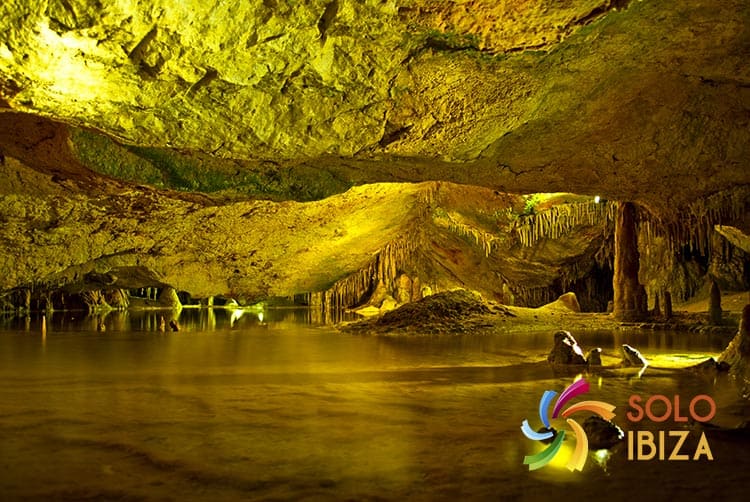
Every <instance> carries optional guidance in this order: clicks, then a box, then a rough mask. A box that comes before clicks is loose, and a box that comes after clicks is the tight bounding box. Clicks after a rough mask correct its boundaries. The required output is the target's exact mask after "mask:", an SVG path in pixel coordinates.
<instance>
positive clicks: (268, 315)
mask: <svg viewBox="0 0 750 502" xmlns="http://www.w3.org/2000/svg"><path fill="white" fill-rule="evenodd" d="M44 318H45V317H43V316H41V315H38V314H35V315H33V316H23V317H17V316H11V315H6V316H4V317H1V318H0V327H2V328H5V329H17V330H23V331H26V332H30V331H38V332H40V333H41V331H42V320H43V319H44ZM358 318H359V317H358V316H357V315H356V314H353V313H351V312H345V311H328V312H324V311H321V310H320V309H315V308H305V307H298V308H295V307H290V308H264V309H258V308H253V307H248V308H234V309H233V308H182V309H174V310H169V309H149V310H136V309H134V310H124V311H120V310H112V311H109V312H103V313H98V314H91V315H89V314H87V313H85V312H70V311H66V312H63V311H58V312H53V313H52V314H51V316H46V319H45V323H46V327H47V329H49V330H50V331H58V332H59V331H97V330H98V331H164V329H163V328H162V325H163V324H164V323H166V325H167V329H169V327H168V325H169V321H171V320H174V321H176V322H177V323H178V325H179V327H180V330H186V331H220V330H224V329H251V328H253V327H257V326H271V327H283V326H297V325H330V324H335V323H339V322H343V321H353V320H356V319H358ZM162 319H164V322H163V321H162ZM100 323H101V324H103V325H104V327H105V329H104V330H102V329H98V325H99V324H100Z"/></svg>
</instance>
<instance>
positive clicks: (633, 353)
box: [620, 343, 648, 366]
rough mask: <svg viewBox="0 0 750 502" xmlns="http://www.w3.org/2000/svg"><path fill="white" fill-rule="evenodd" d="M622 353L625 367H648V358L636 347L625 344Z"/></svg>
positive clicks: (621, 349)
mask: <svg viewBox="0 0 750 502" xmlns="http://www.w3.org/2000/svg"><path fill="white" fill-rule="evenodd" d="M620 351H621V352H622V364H623V366H648V361H647V360H646V358H645V357H643V355H642V354H641V353H640V351H638V349H636V348H635V347H631V346H630V345H628V344H627V343H623V344H622V347H621V348H620Z"/></svg>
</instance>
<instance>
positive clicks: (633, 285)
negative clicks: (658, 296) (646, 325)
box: [612, 202, 646, 321]
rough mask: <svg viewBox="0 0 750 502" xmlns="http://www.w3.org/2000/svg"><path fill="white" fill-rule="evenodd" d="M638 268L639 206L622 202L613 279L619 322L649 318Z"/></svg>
mask: <svg viewBox="0 0 750 502" xmlns="http://www.w3.org/2000/svg"><path fill="white" fill-rule="evenodd" d="M638 268H639V254H638V232H637V229H636V225H635V206H634V205H633V203H632V202H618V203H617V219H616V221H615V270H614V277H613V279H612V286H613V289H614V291H615V300H614V316H615V319H617V320H618V321H638V320H642V319H644V318H645V317H646V312H645V310H644V309H643V298H642V295H643V290H642V288H643V287H642V286H641V285H640V284H639V283H638Z"/></svg>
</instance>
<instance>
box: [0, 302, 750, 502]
mask: <svg viewBox="0 0 750 502" xmlns="http://www.w3.org/2000/svg"><path fill="white" fill-rule="evenodd" d="M230 314H231V313H229V312H225V311H218V310H217V311H216V312H215V313H214V312H209V311H206V310H203V311H197V310H194V311H191V310H185V311H183V312H182V314H181V316H180V324H181V327H182V329H181V331H180V332H177V333H160V332H158V331H157V330H156V326H157V325H158V317H159V316H160V315H164V314H160V313H154V312H150V313H141V314H135V313H130V314H113V315H110V316H109V317H107V319H106V321H105V322H106V325H107V327H108V329H107V331H106V332H105V333H98V332H96V330H95V327H96V320H95V319H91V318H83V319H75V318H73V317H71V315H66V316H64V317H63V316H56V317H55V318H53V319H52V320H51V321H50V322H48V329H47V333H46V336H44V337H43V336H42V334H41V332H40V329H39V320H38V319H31V320H28V321H24V320H23V319H17V320H6V321H5V323H4V324H2V325H0V378H2V387H1V388H0V437H1V438H2V442H0V495H1V496H0V499H2V500H24V499H30V500H179V501H183V500H463V499H466V500H542V499H547V500H577V499H581V500H585V499H594V498H600V497H601V498H603V499H604V500H633V499H638V500H671V499H675V500H679V499H680V497H682V500H701V499H709V498H710V499H715V500H744V499H745V497H744V490H745V489H746V488H745V486H746V485H747V482H748V481H749V480H750V437H746V436H745V435H744V434H742V433H736V432H734V431H721V430H719V431H714V430H708V431H707V432H706V436H707V440H708V442H709V444H710V447H711V450H712V454H713V456H714V460H713V461H707V460H705V459H702V460H699V461H684V462H668V461H658V460H653V461H647V462H646V461H640V462H639V461H628V460H627V451H626V450H627V448H626V447H625V445H623V447H620V448H618V449H616V450H614V451H613V452H612V453H611V455H609V456H605V455H604V454H602V453H600V454H594V453H593V452H592V453H590V455H589V458H588V460H587V462H586V465H585V467H584V470H583V472H582V473H578V472H576V473H571V472H569V471H568V470H567V469H566V468H565V467H564V466H563V465H562V464H563V463H561V462H556V465H550V466H548V467H545V468H543V469H541V470H538V471H534V472H529V471H528V469H527V467H526V466H524V465H523V464H522V462H523V457H524V455H528V454H532V453H536V452H537V451H539V450H540V449H541V447H540V446H539V445H536V444H534V443H532V442H530V441H529V440H527V439H525V438H524V437H523V435H522V434H521V432H520V424H521V422H522V420H523V419H524V418H528V419H529V421H530V422H531V423H532V424H533V425H534V426H538V425H539V418H538V413H537V408H538V402H539V397H540V396H541V394H542V393H543V392H544V391H545V390H547V389H551V390H557V391H560V390H562V389H563V388H564V387H565V386H566V385H568V384H569V383H571V382H572V381H573V379H574V378H575V377H576V375H575V374H574V373H570V374H561V373H555V372H553V370H552V369H551V368H550V367H549V366H547V364H546V363H544V362H542V361H543V360H544V358H545V357H546V353H547V352H548V350H549V347H550V345H551V338H552V335H551V333H550V332H543V333H523V334H497V335H474V336H433V337H418V338H393V337H367V336H353V335H348V334H341V333H339V332H337V331H335V330H333V329H332V328H330V327H325V326H321V325H316V324H315V323H314V321H316V319H311V316H310V313H309V312H307V311H300V310H277V311H266V312H265V313H264V314H265V315H264V316H263V322H261V321H260V320H259V319H258V317H257V314H255V313H245V314H244V315H243V316H242V317H240V318H239V319H237V318H236V315H235V319H234V320H230V318H229V316H230ZM167 315H168V316H169V315H171V314H169V313H167ZM574 334H575V335H576V337H577V338H578V340H579V342H581V344H582V345H583V346H584V347H592V346H600V347H602V348H603V349H604V352H605V354H612V355H614V354H615V353H616V347H618V346H619V344H622V343H630V344H632V345H635V346H637V347H638V348H640V349H641V351H642V352H643V353H644V354H645V355H646V356H647V357H650V358H652V359H654V361H655V362H654V364H653V366H655V367H654V368H649V369H648V370H647V371H646V372H645V373H644V374H643V375H642V377H640V378H639V377H638V376H637V374H636V373H637V371H636V370H615V369H613V370H605V371H602V372H600V373H597V374H591V375H585V377H586V378H587V379H588V380H589V381H590V382H591V392H590V393H589V394H588V396H587V398H589V399H597V400H602V401H607V402H610V403H612V404H615V405H616V406H617V409H616V410H615V412H616V413H617V417H616V418H615V421H616V422H617V423H618V424H619V425H620V426H621V427H623V428H624V429H626V430H638V429H648V430H651V431H657V430H669V429H682V428H683V425H682V424H674V423H673V422H671V421H667V422H665V423H662V424H654V423H651V422H649V421H644V422H641V423H639V424H632V423H630V422H629V421H628V420H627V418H626V417H625V412H626V411H627V410H628V398H629V396H631V395H632V394H640V395H642V396H644V397H648V396H650V395H652V394H665V395H668V396H674V395H675V394H679V395H680V396H681V397H682V398H683V403H682V407H683V414H686V413H687V411H686V410H687V403H686V402H684V401H686V400H689V399H690V398H691V397H692V396H695V395H697V394H708V395H710V396H712V397H713V398H714V399H715V401H716V403H717V404H718V407H719V412H718V414H717V417H716V418H715V419H714V422H716V423H717V424H718V425H722V426H726V427H730V426H735V425H737V424H738V423H740V422H742V421H743V420H746V419H747V416H748V407H747V406H746V404H745V402H744V401H742V400H741V399H739V398H738V397H737V396H738V393H737V390H736V389H735V387H734V385H733V384H732V383H731V382H730V381H728V380H727V379H726V378H719V379H716V378H715V377H713V376H703V375H698V374H693V373H690V372H687V371H679V370H673V369H672V370H670V369H660V368H659V367H658V361H659V360H664V361H666V360H678V361H681V360H684V361H688V360H689V359H691V358H693V359H695V360H696V361H697V360H700V358H701V357H703V356H704V355H716V354H718V352H720V350H721V348H722V347H723V346H724V345H725V344H726V339H721V338H715V337H710V336H708V335H696V334H687V333H684V334H675V333H668V334H665V333H650V334H648V335H646V334H633V333H631V334H628V333H624V332H615V333H589V334H578V333H574ZM578 400H580V398H579V399H578ZM556 425H558V426H559V425H560V424H556ZM563 425H564V424H563ZM571 438H572V435H571ZM696 443H697V440H696V437H695V436H691V437H690V439H688V441H687V442H686V447H685V452H687V453H690V454H691V455H692V453H693V451H694V449H695V445H696ZM574 445H575V441H574V440H573V439H570V441H566V445H565V447H564V448H563V450H562V452H561V454H560V457H561V458H562V457H566V456H567V455H569V453H570V451H572V448H573V447H574Z"/></svg>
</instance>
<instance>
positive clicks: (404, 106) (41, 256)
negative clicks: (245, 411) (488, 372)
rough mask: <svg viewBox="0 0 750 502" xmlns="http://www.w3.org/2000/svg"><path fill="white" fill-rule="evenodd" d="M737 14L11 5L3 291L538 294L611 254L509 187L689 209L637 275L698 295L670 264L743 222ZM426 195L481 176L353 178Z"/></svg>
mask: <svg viewBox="0 0 750 502" xmlns="http://www.w3.org/2000/svg"><path fill="white" fill-rule="evenodd" d="M748 24H750V9H748V7H747V5H746V3H745V2H742V1H740V0H728V1H718V0H713V1H711V0H704V1H700V0H690V1H685V2H671V3H669V4H668V5H666V4H664V3H663V2H655V1H652V0H645V1H632V2H629V1H627V0H575V1H570V2H547V1H543V0H528V1H522V2H495V1H489V0H475V1H467V2H434V1H427V0H424V1H399V2H375V1H365V2H357V1H353V0H352V1H345V0H332V1H311V2H286V1H277V0H263V1H255V2H242V3H235V4H227V3H226V2H216V1H209V2H197V1H191V2H184V1H177V0H162V1H157V2H142V1H138V0H117V1H113V2H102V3H101V4H100V3H98V2H86V1H83V0H66V1H61V0H49V1H47V2H30V1H19V0H9V1H5V2H3V3H2V5H0V111H2V112H3V113H0V133H1V136H2V137H0V153H1V154H2V156H3V159H4V160H3V165H2V173H3V174H2V176H3V184H2V200H1V201H0V204H1V206H2V218H3V222H4V223H3V229H2V231H1V232H0V245H1V246H2V249H0V253H1V254H2V256H0V260H2V268H0V272H2V279H1V280H2V283H1V284H0V290H2V291H9V290H12V289H15V288H27V289H28V288H34V287H35V286H37V287H44V288H54V287H67V288H71V289H76V288H77V289H81V288H104V287H130V286H133V287H135V286H139V285H149V284H150V285H160V286H170V287H175V288H177V289H179V290H184V291H188V292H190V293H191V294H193V295H195V296H209V295H214V294H232V295H238V296H243V297H246V298H247V299H251V298H259V297H264V296H267V295H292V294H301V293H309V292H315V291H324V290H325V291H327V293H325V294H323V293H321V294H323V296H321V297H320V298H318V299H317V300H321V301H331V302H333V301H339V302H340V303H346V304H349V303H351V301H352V300H353V299H357V298H358V297H360V296H361V295H362V294H363V291H364V290H365V289H369V288H371V287H374V286H373V284H374V283H373V281H385V282H388V283H389V284H388V285H387V288H386V289H387V293H388V294H390V295H396V296H399V299H400V300H402V301H405V299H406V297H407V296H409V295H407V293H406V287H405V284H407V281H410V282H411V284H412V286H411V288H412V292H414V291H415V286H414V284H415V283H419V284H420V290H421V288H422V286H425V287H430V288H431V287H439V288H447V287H452V286H457V285H459V286H460V285H464V286H466V285H468V286H470V287H471V288H472V289H476V290H479V291H481V292H482V293H483V294H485V295H487V296H488V297H489V298H492V299H495V300H500V301H504V302H506V303H525V304H534V305H540V304H542V303H546V302H549V301H552V300H554V298H556V297H557V296H558V295H559V294H561V293H564V292H566V290H567V289H568V287H570V286H572V285H574V284H575V283H576V281H579V280H587V278H588V279H590V278H591V277H592V276H593V275H596V274H593V273H592V267H594V266H596V267H598V268H597V270H599V269H601V270H605V269H606V268H607V267H610V263H611V257H612V256H611V255H612V253H611V248H608V247H607V245H608V244H607V243H608V242H609V241H608V239H609V235H610V234H609V231H608V229H607V228H608V227H607V225H608V223H607V221H609V220H608V219H607V215H604V216H603V218H604V219H603V220H597V221H596V222H595V223H594V224H592V223H591V222H590V221H588V218H594V217H595V216H596V215H597V214H598V211H599V210H598V209H596V208H595V207H594V206H593V205H590V204H589V205H587V204H584V203H582V200H583V199H582V200H577V201H575V204H569V205H563V206H559V207H560V208H561V209H556V208H545V209H549V211H539V214H535V213H534V212H533V211H532V212H531V213H529V212H527V211H525V210H524V208H523V204H524V202H523V201H522V200H521V199H520V198H519V197H518V196H506V195H504V194H505V193H508V192H509V193H536V192H545V193H547V192H573V193H579V194H587V195H588V197H589V198H590V197H592V196H593V195H594V194H598V195H600V196H601V197H602V198H603V199H606V200H623V201H633V202H634V203H636V204H638V205H639V207H642V208H646V209H647V210H648V211H650V213H649V214H650V216H649V217H648V218H646V217H643V221H646V222H649V225H650V222H652V221H653V222H655V223H654V224H656V223H657V222H658V223H660V224H661V223H665V224H666V223H669V222H675V221H679V220H680V217H681V216H685V218H684V220H685V221H686V222H687V223H684V224H682V223H680V224H678V225H677V226H676V227H674V228H676V229H677V230H675V231H674V232H673V233H669V232H666V231H665V232H663V233H659V232H658V231H653V232H652V230H653V229H652V227H651V226H647V225H643V226H642V227H641V228H640V229H639V232H640V233H641V234H645V235H640V236H639V242H646V243H648V244H647V245H648V246H649V249H648V253H644V252H642V253H641V255H642V256H643V257H644V258H643V259H642V261H643V263H642V265H641V266H642V269H641V270H642V271H644V272H642V274H641V275H642V277H640V278H639V279H640V280H641V283H642V284H644V285H645V287H646V289H647V291H648V293H649V295H651V294H653V293H654V292H661V290H662V289H664V288H665V285H670V286H671V287H673V288H677V289H678V290H679V292H680V295H681V296H688V295H689V294H692V293H694V292H695V291H696V290H697V289H698V287H699V284H700V281H701V280H702V278H703V275H704V273H705V270H703V269H700V270H698V271H693V269H691V268H690V267H689V266H686V265H685V263H684V260H687V259H688V258H689V257H688V258H685V257H681V258H680V260H683V261H680V260H678V259H676V258H673V257H672V255H673V254H674V253H672V251H674V249H676V248H678V247H679V246H682V245H684V244H685V243H689V244H690V246H692V245H693V243H696V244H695V245H696V247H698V248H699V249H700V250H701V251H704V249H703V248H704V247H706V246H708V244H706V243H708V242H710V239H709V238H708V237H707V236H706V229H709V231H710V228H711V227H712V225H713V224H722V225H731V226H732V228H734V229H736V230H732V231H731V232H729V231H725V232H724V233H723V234H722V235H727V237H726V238H727V239H728V240H729V242H731V243H733V245H735V246H737V244H736V242H739V241H742V242H744V240H746V238H745V237H741V236H746V235H747V234H748V232H749V229H750V222H749V221H748V218H747V216H745V214H747V211H746V209H747V204H748V197H747V191H742V190H743V188H742V187H743V186H747V185H748V184H750V166H748V163H749V162H750V160H748V159H750V128H748V122H749V121H750V92H748V89H749V88H750V67H749V66H748V65H747V64H746V61H747V59H748V56H750V36H748V31H747V30H746V26H747V25H748ZM42 117H43V118H42ZM434 180H442V181H452V182H458V183H466V184H470V185H478V186H481V187H484V188H466V187H464V188H459V187H455V186H453V185H448V184H444V185H443V186H442V188H441V189H440V190H437V189H435V188H434V186H433V185H417V186H414V185H401V186H393V185H366V184H367V183H376V182H399V183H403V182H414V181H434ZM359 185H362V186H359ZM352 187H354V188H352ZM347 190H348V191H347ZM494 190H497V191H498V193H495V192H494ZM438 191H439V194H438V195H436V193H437V192H438ZM205 194H208V195H205ZM717 194H718V195H717ZM727 194H728V195H727ZM704 197H706V199H704ZM710 197H714V199H710ZM258 199H263V200H258ZM587 200H588V199H587ZM712 200H713V201H714V202H711V201H712ZM705 201H708V202H705ZM303 202H304V203H303ZM579 203H580V204H579ZM576 204H578V205H576ZM696 204H697V205H696ZM532 206H533V205H532ZM506 209H509V210H510V211H509V212H507V211H506ZM532 209H534V208H533V207H532ZM520 215H524V216H528V218H526V219H519V218H518V217H519V216H520ZM592 215H593V216H592ZM596 217H597V218H598V216H596ZM639 217H640V215H639ZM649 218H651V219H649ZM572 227H575V231H574V232H572V231H571V228H572ZM665 228H666V227H665ZM669 228H671V227H669ZM726 228H729V227H726ZM415 229H418V230H419V231H420V232H422V233H419V232H415ZM738 236H740V237H738ZM719 244H721V243H719ZM721 245H723V244H721ZM740 248H741V249H746V248H743V247H741V246H740ZM660 253H661V254H660ZM670 253H671V254H670ZM742 256H744V255H742ZM665 257H666V258H665ZM742 259H744V258H742ZM742 259H741V260H742ZM741 260H740V261H741ZM654 264H656V265H654ZM696 267H697V266H696ZM697 268H700V267H697ZM735 269H736V267H735V268H734V269H731V270H730V269H727V270H724V271H723V272H722V271H721V270H719V271H718V272H721V273H723V274H724V275H725V276H729V275H731V274H732V273H734V270H735ZM676 270H677V272H675V271H676ZM92 272H94V273H95V274H99V275H90V274H91V273H92ZM607 273H611V271H609V272H602V274H601V276H602V277H605V279H606V276H607ZM712 273H713V269H712ZM107 274H110V275H107ZM352 274H354V275H352ZM402 275H403V276H404V277H405V278H403V277H402V278H401V279H399V277H401V276H402ZM92 277H93V278H96V279H97V280H95V281H92V280H91V278H92ZM719 279H720V280H721V278H719ZM397 280H398V281H401V282H400V283H397ZM337 281H338V282H337ZM430 281H432V283H431V282H430ZM604 282H605V283H606V282H607V280H604ZM597 288H598V289H597ZM588 290H589V291H590V293H589V296H590V298H588V299H587V298H585V297H583V295H582V294H581V293H580V292H578V298H579V300H580V301H581V303H582V305H581V307H582V308H583V310H586V309H590V308H592V305H591V299H592V298H593V297H595V296H597V295H598V296H606V294H607V293H608V292H607V291H604V290H602V286H601V285H596V284H589V285H588ZM326 294H327V295H328V296H325V295H326ZM337 298H338V300H337ZM410 298H411V299H412V300H413V299H417V298H416V296H415V295H414V294H412V295H411V296H410ZM312 299H313V300H315V298H312ZM595 307H596V308H598V309H602V308H603V306H602V305H596V306H595Z"/></svg>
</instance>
